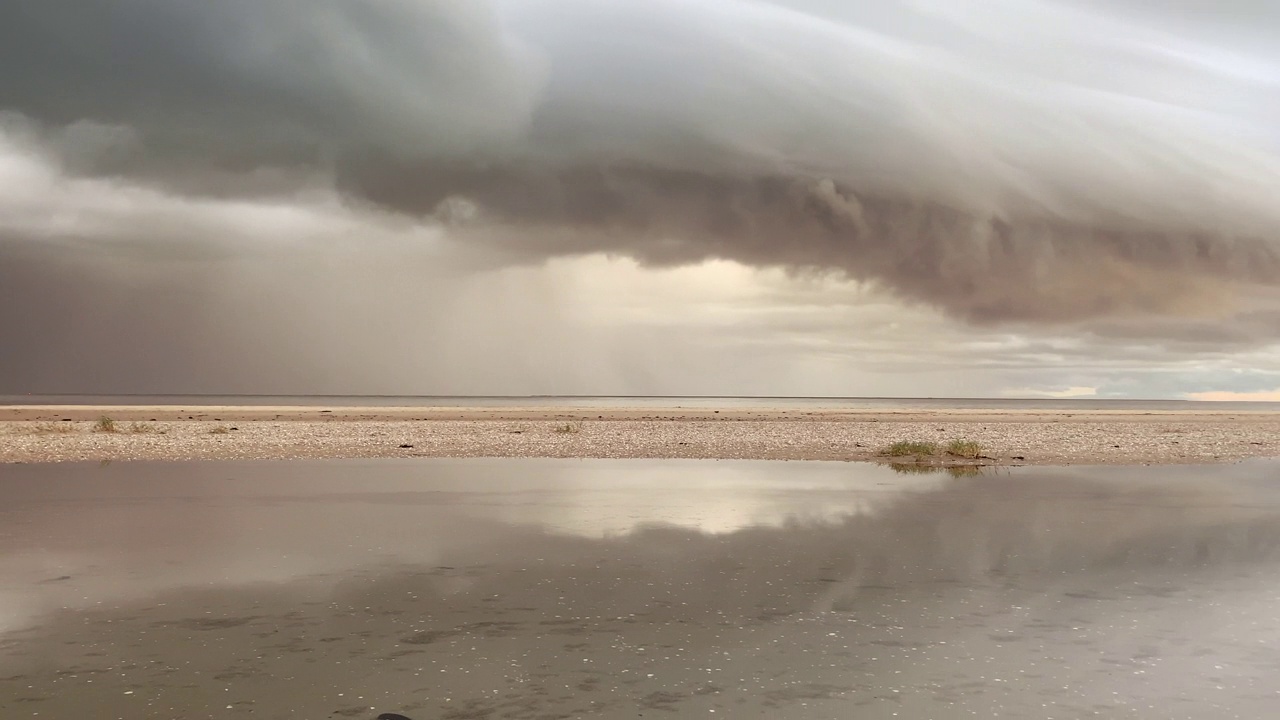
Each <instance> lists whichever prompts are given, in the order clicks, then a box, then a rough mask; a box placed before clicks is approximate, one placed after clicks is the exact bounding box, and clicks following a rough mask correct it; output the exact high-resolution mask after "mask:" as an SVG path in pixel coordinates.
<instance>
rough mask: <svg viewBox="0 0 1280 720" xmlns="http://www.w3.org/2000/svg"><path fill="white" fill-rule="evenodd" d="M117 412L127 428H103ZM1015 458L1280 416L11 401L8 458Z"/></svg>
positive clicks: (1179, 443)
mask: <svg viewBox="0 0 1280 720" xmlns="http://www.w3.org/2000/svg"><path fill="white" fill-rule="evenodd" d="M103 416H106V417H110V418H112V420H113V421H114V424H115V432H99V431H97V430H96V429H95V421H96V420H97V419H98V418H100V417H103ZM953 439H966V440H973V441H976V442H979V443H982V444H983V445H984V446H985V447H986V449H987V455H989V456H990V458H992V460H991V462H998V463H1006V464H1032V465H1036V464H1041V465H1047V464H1061V465H1072V464H1146V463H1206V462H1229V461H1235V460H1240V459H1244V458H1250V457H1280V413H1274V412H1188V411H1170V412H1144V413H1133V412H1123V411H1091V412H1075V411H1072V412H1052V411H1043V410H1035V411H992V410H941V411H937V410H931V411H895V410H885V411H868V410H856V411H854V410H820V409H819V410H815V409H804V410H799V409H797V410H779V409H762V410H749V409H746V410H744V409H733V410H714V409H701V408H699V409H686V408H678V407H673V408H666V409H656V408H608V409H600V408H590V409H568V408H382V407H379V408H352V407H333V408H323V407H229V406H216V407H215V406H202V407H195V406H188V407H177V406H163V407H162V406H117V407H107V406H6V407H0V462H8V463H13V462H63V461H103V460H214V459H303V458H376V457H559V458H720V459H759V460H875V459H880V451H881V450H882V449H883V448H884V447H886V446H887V445H889V444H891V443H893V442H895V441H898V440H926V441H933V442H938V443H946V442H947V441H950V440H953Z"/></svg>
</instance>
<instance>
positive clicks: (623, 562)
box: [0, 461, 1280, 718]
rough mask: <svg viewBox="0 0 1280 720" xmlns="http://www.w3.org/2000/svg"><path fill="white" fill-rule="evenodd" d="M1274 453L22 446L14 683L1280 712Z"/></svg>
mask: <svg viewBox="0 0 1280 720" xmlns="http://www.w3.org/2000/svg"><path fill="white" fill-rule="evenodd" d="M1275 469H1276V467H1275V466H1274V465H1267V464H1253V465H1244V466H1233V467H1221V468H1155V469H1085V470H1072V471H1069V472H1068V471H1057V470H1043V469H1018V470H1013V471H1009V472H1007V473H1001V474H994V475H981V476H976V477H950V476H948V475H945V474H943V475H927V476H919V475H909V476H901V475H895V473H894V470H893V469H891V468H878V467H873V466H862V465H847V464H809V463H804V464H799V463H706V462H703V463H696V462H657V463H655V462H627V463H618V462H608V461H597V462H581V461H570V462H562V461H539V462H524V461H457V462H455V461H440V462H435V461H433V462H412V463H409V462H383V463H370V462H363V463H307V464H221V465H219V464H193V465H133V466H130V465H122V464H116V465H113V466H111V467H110V468H102V469H99V468H97V467H94V466H76V467H73V466H60V467H30V468H15V469H6V470H4V471H3V472H4V473H5V474H4V475H3V476H0V479H2V485H0V492H3V493H4V497H5V498H7V499H11V500H12V502H10V503H8V504H7V505H6V509H5V510H3V511H0V512H3V515H2V516H0V522H2V523H3V525H0V527H2V528H3V535H2V539H0V553H2V554H0V558H2V559H0V573H3V574H2V575H0V577H2V578H3V581H4V582H3V591H2V594H0V597H4V598H5V600H4V602H5V606H4V609H5V613H6V622H7V623H8V627H9V628H10V631H9V632H8V634H6V635H4V636H0V710H3V711H4V717H6V718H7V717H10V716H12V717H23V716H34V715H36V714H37V713H38V714H39V715H40V716H43V717H61V716H71V715H74V713H75V712H76V711H77V710H80V711H83V709H84V708H88V707H94V708H100V709H101V713H100V714H95V716H101V717H117V716H119V717H152V716H154V717H168V716H170V714H177V713H178V712H179V711H181V714H182V717H184V718H188V717H206V716H207V717H213V716H217V717H227V716H228V714H230V715H232V716H235V715H239V714H245V715H250V714H252V715H255V716H265V717H327V716H335V717H342V716H349V717H373V716H374V715H376V714H377V712H381V711H387V710H390V711H400V712H406V713H407V714H409V715H411V716H413V715H418V716H420V717H423V718H428V717H445V718H450V717H452V718H464V717H489V716H492V717H529V718H536V717H578V716H592V717H606V718H612V717H635V716H637V715H638V714H641V713H653V714H656V713H657V712H658V711H670V714H671V715H672V716H677V717H687V716H694V715H701V716H706V715H709V714H710V713H712V712H713V711H714V712H718V713H721V714H724V713H731V714H732V715H733V717H768V718H811V717H812V718H819V717H855V716H856V717H870V718H876V717H894V716H895V714H896V716H897V717H934V718H949V717H968V716H973V715H978V716H999V715H1002V714H1003V715H1008V716H1017V717H1087V716H1090V715H1096V716H1102V717H1222V716H1224V715H1226V716H1231V715H1232V714H1237V715H1239V716H1241V717H1263V716H1266V715H1267V712H1269V711H1268V710H1267V709H1268V708H1272V707H1274V704H1275V703H1277V702H1280V694H1278V693H1277V691H1276V689H1275V684H1274V682H1273V678H1274V676H1275V673H1276V672H1277V671H1278V670H1280V651H1277V648H1280V622H1277V617H1276V616H1277V612H1278V611H1277V608H1280V580H1278V579H1277V577H1278V576H1277V575H1276V574H1275V570H1276V569H1277V564H1278V563H1277V561H1278V560H1280V523H1277V520H1280V489H1277V488H1276V487H1275V486H1273V485H1272V483H1270V482H1269V481H1270V480H1271V479H1272V478H1273V477H1274V475H1275ZM59 608H61V609H59ZM90 681H92V682H90ZM6 698H9V699H6ZM375 709H376V711H375ZM663 714H664V715H667V714H668V713H663Z"/></svg>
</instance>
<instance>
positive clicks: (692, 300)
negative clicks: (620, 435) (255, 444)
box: [0, 0, 1280, 400]
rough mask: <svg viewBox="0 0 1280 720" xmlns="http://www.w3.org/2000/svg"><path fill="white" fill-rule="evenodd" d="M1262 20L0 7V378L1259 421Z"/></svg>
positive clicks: (175, 4) (1273, 81)
mask: <svg viewBox="0 0 1280 720" xmlns="http://www.w3.org/2000/svg"><path fill="white" fill-rule="evenodd" d="M1278 193H1280V8H1278V7H1277V6H1276V5H1275V4H1274V3H1271V2H1265V1H1263V0H1163V1H1161V2H1156V1H1155V0H1108V1H1107V2H1103V1H1102V0H884V1H883V2H876V3H869V2H868V3H856V2H837V1H836V0H604V1H602V0H465V1H464V0H308V1H307V2H301V0H222V1H221V2H218V3H209V2H204V1H203V0H167V1H165V2H159V1H158V0H117V1H116V2H113V3H100V2H94V1H93V0H66V1H65V2H60V3H48V2H41V1H39V0H16V1H15V2H8V3H4V4H3V7H0V289H2V291H3V295H0V393H3V394H20V393H56V392H65V393H180V394H181V393H215V394H217V393H265V394H315V393H322V394H477V395H524V394H604V395H627V394H632V395H647V394H659V395H753V396H763V395H783V396H796V395H805V396H822V395H831V396H932V397H945V396H968V397H973V396H1021V397H1161V398H1163V397H1167V398H1195V399H1232V400H1236V399H1270V400H1276V399H1280V203H1277V202H1276V198H1277V195H1278Z"/></svg>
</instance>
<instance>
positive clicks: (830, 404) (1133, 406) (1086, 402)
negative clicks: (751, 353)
mask: <svg viewBox="0 0 1280 720" xmlns="http://www.w3.org/2000/svg"><path fill="white" fill-rule="evenodd" d="M4 405H110V406H120V405H126V406H127V405H243V406H298V407H422V408H449V407H536V408H615V407H626V408H648V407H653V408H691V409H696V408H716V409H735V408H742V409H745V408H751V409H772V408H778V409H782V408H786V409H793V408H812V409H832V410H1077V411H1080V412H1088V411H1091V410H1120V411H1131V412H1160V411H1173V410H1190V411H1200V412H1248V411H1255V412H1280V402H1210V401H1200V400H1160V399H1117V398H1070V399H1063V398H966V397H948V398H900V397H776V396H765V397H748V396H735V397H718V396H704V395H697V396H680V395H81V394H50V395H41V394H29V395H0V406H4Z"/></svg>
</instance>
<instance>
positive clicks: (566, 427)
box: [556, 422, 582, 435]
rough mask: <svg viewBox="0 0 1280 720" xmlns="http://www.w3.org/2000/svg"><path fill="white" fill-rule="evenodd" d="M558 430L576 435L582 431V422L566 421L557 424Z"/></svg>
mask: <svg viewBox="0 0 1280 720" xmlns="http://www.w3.org/2000/svg"><path fill="white" fill-rule="evenodd" d="M556 432H558V433H561V434H566V435H576V434H578V433H580V432H582V423H576V422H575V423H565V424H563V425H557V426H556Z"/></svg>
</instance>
